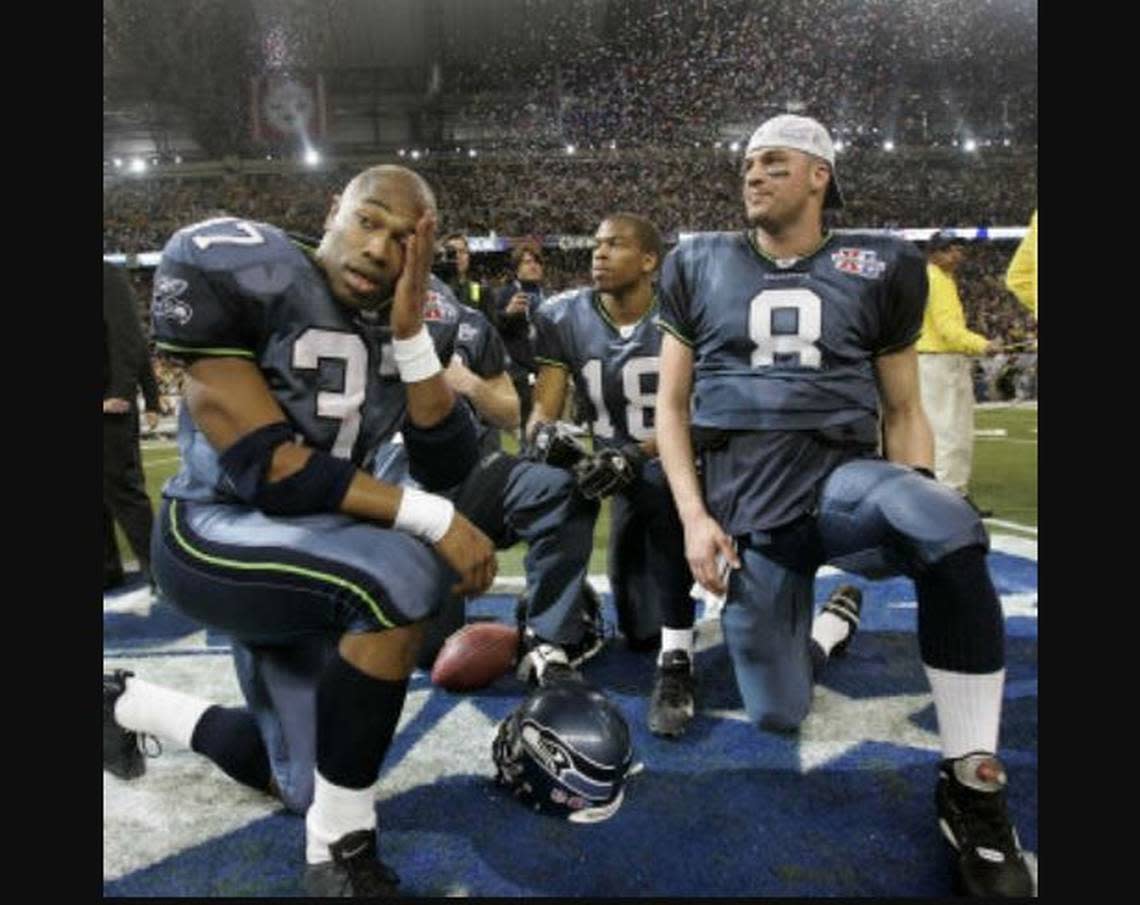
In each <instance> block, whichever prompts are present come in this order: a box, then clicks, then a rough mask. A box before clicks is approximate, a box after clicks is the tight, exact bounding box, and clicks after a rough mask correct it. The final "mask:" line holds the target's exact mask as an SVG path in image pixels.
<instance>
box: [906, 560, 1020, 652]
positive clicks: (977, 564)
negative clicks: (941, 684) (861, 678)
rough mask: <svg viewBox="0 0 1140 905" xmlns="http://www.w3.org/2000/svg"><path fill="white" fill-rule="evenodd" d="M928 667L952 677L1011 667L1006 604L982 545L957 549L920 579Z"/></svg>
mask: <svg viewBox="0 0 1140 905" xmlns="http://www.w3.org/2000/svg"><path fill="white" fill-rule="evenodd" d="M915 588H916V590H917V592H918V644H919V649H920V651H921V653H922V662H923V663H925V664H926V665H927V666H933V667H935V668H936V669H944V670H947V671H948V672H960V673H971V674H983V673H992V672H997V671H998V670H999V669H1001V668H1002V667H1003V666H1004V665H1005V649H1004V648H1005V623H1004V621H1003V618H1002V611H1001V600H1000V599H999V598H998V595H997V591H996V590H995V589H994V585H993V581H992V580H991V579H990V573H989V570H988V569H987V568H986V552H985V548H984V547H982V546H980V545H974V546H972V547H966V548H964V549H961V550H956V551H955V552H953V553H951V554H950V555H949V556H946V557H944V558H943V559H941V560H939V561H938V562H936V563H934V564H933V565H932V566H930V567H929V568H927V569H926V570H925V571H924V572H923V573H922V574H921V575H920V576H919V577H918V578H917V579H915Z"/></svg>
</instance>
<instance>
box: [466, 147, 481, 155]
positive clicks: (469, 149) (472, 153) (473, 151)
mask: <svg viewBox="0 0 1140 905" xmlns="http://www.w3.org/2000/svg"><path fill="white" fill-rule="evenodd" d="M478 153H479V152H478V151H476V150H475V149H474V148H468V149H467V156H468V157H474V156H475V155H476V154H478Z"/></svg>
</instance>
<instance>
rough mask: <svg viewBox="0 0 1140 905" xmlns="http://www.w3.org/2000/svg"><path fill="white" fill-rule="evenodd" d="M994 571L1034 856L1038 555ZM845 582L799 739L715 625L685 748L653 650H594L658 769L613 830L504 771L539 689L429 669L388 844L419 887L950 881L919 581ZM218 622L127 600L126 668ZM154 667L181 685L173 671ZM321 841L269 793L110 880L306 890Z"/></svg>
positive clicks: (641, 781) (415, 889) (941, 890)
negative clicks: (851, 633) (496, 738)
mask: <svg viewBox="0 0 1140 905" xmlns="http://www.w3.org/2000/svg"><path fill="white" fill-rule="evenodd" d="M989 564H990V569H991V573H992V575H993V577H994V581H995V584H996V585H997V588H998V592H999V594H1001V595H1002V596H1003V605H1004V606H1005V608H1006V628H1007V637H1006V652H1007V677H1006V687H1005V705H1004V711H1003V720H1002V732H1001V751H1000V753H1001V755H1002V757H1003V759H1004V760H1005V763H1006V766H1007V768H1008V772H1009V776H1010V790H1009V797H1010V807H1011V812H1012V816H1013V818H1014V821H1015V824H1016V826H1017V829H1018V832H1019V835H1020V837H1021V841H1022V844H1023V846H1024V847H1025V848H1026V849H1028V850H1030V851H1036V849H1037V618H1036V592H1037V563H1036V562H1035V561H1033V560H1032V559H1028V558H1024V557H1020V556H1015V555H1011V554H1007V553H1000V552H994V553H993V554H991V556H990V558H989ZM847 581H854V583H856V584H858V585H859V586H860V587H862V588H863V590H864V605H863V617H862V628H861V630H860V633H859V635H858V636H857V637H856V639H855V640H854V642H853V643H852V645H851V647H850V650H849V652H848V654H847V656H846V657H844V658H842V659H838V660H835V661H833V662H832V663H830V664H829V665H828V666H827V669H826V671H825V673H824V676H823V678H822V681H821V682H820V684H819V686H818V687H817V690H816V698H815V705H814V707H813V713H812V715H811V716H810V717H809V718H808V721H807V722H806V723H805V725H804V727H803V729H802V730H801V732H800V733H798V734H787V735H780V734H772V733H765V732H760V731H758V730H756V729H755V728H754V727H752V726H751V725H749V724H748V723H747V722H746V721H745V720H744V719H743V713H742V710H741V706H740V698H739V694H738V692H737V690H736V685H735V682H734V680H733V677H732V673H731V666H730V663H729V659H728V655H727V652H726V650H725V647H724V644H723V642H722V641H721V640H720V635H719V625H718V624H717V623H715V622H713V621H708V622H704V623H701V637H700V641H699V642H698V655H697V658H696V663H697V671H698V675H699V678H700V687H699V711H698V714H697V717H696V719H695V721H694V723H693V726H692V728H691V730H690V731H689V733H688V734H687V735H686V736H685V737H684V738H683V739H681V740H679V741H666V740H663V739H659V738H656V737H654V736H652V735H651V734H650V733H649V732H648V730H647V728H646V725H645V721H646V709H647V706H648V697H649V691H650V687H651V684H652V668H653V662H654V657H653V655H650V654H633V653H631V652H629V651H628V650H626V649H625V647H624V645H622V644H621V643H620V641H618V642H615V643H611V644H610V645H609V646H608V647H607V648H606V649H605V650H604V651H603V652H602V653H601V654H600V655H599V656H598V657H597V658H596V659H595V660H592V661H590V663H589V664H587V666H586V668H585V670H584V671H585V674H586V676H587V678H588V679H589V680H590V681H591V682H592V683H593V684H595V685H597V686H599V687H600V688H602V689H603V690H605V691H606V693H607V694H608V695H610V697H611V698H612V699H613V700H614V701H615V702H616V703H617V705H618V706H619V707H620V708H621V710H622V712H623V713H624V714H625V715H626V718H627V719H628V721H629V724H630V728H631V730H632V732H633V739H634V749H635V761H638V762H640V763H642V764H644V769H643V770H642V771H641V772H639V773H637V774H636V775H634V776H633V777H632V778H631V779H630V780H629V782H628V785H627V792H626V800H625V803H624V805H623V806H622V808H621V809H620V810H619V811H618V813H617V814H616V815H615V816H614V817H613V818H612V819H611V820H609V821H606V822H603V823H600V824H592V825H578V824H570V823H567V822H560V821H556V820H553V819H550V818H545V817H540V816H537V815H534V814H531V813H529V812H527V811H525V810H524V809H522V808H521V807H520V806H519V805H518V804H517V803H516V802H514V801H512V800H511V799H509V798H508V797H507V796H506V795H504V794H503V793H501V792H500V791H499V790H498V789H497V788H496V787H495V786H494V784H493V783H492V782H491V772H492V771H491V769H490V756H489V748H490V742H491V736H492V734H493V731H494V727H495V725H496V723H497V722H498V721H499V720H500V719H502V718H503V717H504V716H505V715H506V714H507V713H508V712H509V711H510V710H511V709H512V708H513V707H514V706H515V705H516V704H517V703H518V702H519V700H520V699H521V695H522V693H523V689H522V686H521V685H519V684H518V683H517V682H516V681H515V680H514V679H513V677H509V676H508V677H504V678H503V679H500V680H499V681H498V682H496V683H495V684H494V685H492V686H491V687H490V688H487V689H485V690H483V691H482V692H480V693H478V694H469V695H463V694H450V693H448V692H445V691H443V690H442V689H438V688H434V687H433V686H431V684H430V682H429V681H428V679H427V676H426V675H424V674H423V673H416V674H415V675H414V676H413V679H412V682H411V685H410V689H409V701H412V700H413V699H415V700H417V701H419V702H421V703H420V705H419V706H418V709H414V711H410V716H409V717H408V719H407V721H406V722H405V723H404V724H403V725H402V726H401V728H400V731H399V732H398V733H397V735H396V738H395V740H394V742H393V746H392V748H391V750H390V752H389V755H388V757H387V759H386V762H385V768H384V774H383V777H382V782H381V789H382V795H383V796H384V797H383V798H382V800H381V801H380V802H379V805H378V815H379V823H380V828H381V836H380V843H381V852H382V857H383V858H384V860H385V861H387V862H388V863H389V864H391V865H392V866H393V867H394V868H395V869H396V871H397V872H398V873H399V874H400V876H401V879H402V883H401V889H402V890H403V891H405V892H408V893H412V894H415V895H421V896H422V895H427V896H430V895H448V894H451V895H455V894H466V895H478V896H537V895H542V896H644V895H648V896H748V897H753V896H816V895H830V896H835V895H843V896H945V895H949V894H950V892H951V890H952V888H953V876H952V865H951V859H950V856H949V854H948V850H947V846H946V844H945V843H944V842H943V840H942V837H941V835H940V833H939V831H938V827H937V820H936V817H935V812H934V780H935V766H936V764H937V762H938V759H939V752H938V747H937V736H936V725H935V717H934V710H933V705H932V704H931V702H930V695H929V686H928V685H927V682H926V678H925V675H924V673H923V669H922V665H921V663H920V662H919V659H918V643H917V638H916V636H915V620H916V610H915V607H914V590H913V585H912V584H911V582H909V581H907V580H905V579H892V580H888V581H882V582H877V583H873V584H872V583H867V582H864V581H862V580H861V579H858V578H854V579H853V578H852V577H851V576H846V575H843V574H825V575H822V576H821V577H820V578H819V580H818V581H817V590H816V598H817V601H822V600H824V599H825V598H826V597H827V596H828V594H829V593H830V592H831V590H833V589H834V587H835V586H836V585H837V584H840V583H844V582H847ZM604 599H605V605H606V618H607V620H608V622H609V623H610V624H613V623H614V614H613V612H612V608H611V606H610V601H609V598H608V595H607V596H606V597H605V598H604ZM112 600H113V598H108V601H109V602H110V601H112ZM513 614H514V597H513V596H508V595H492V596H488V597H485V598H481V599H480V600H478V601H475V602H473V603H472V604H471V605H470V607H469V615H470V616H473V617H480V616H483V617H487V616H493V617H495V618H497V619H499V620H500V621H503V622H508V623H510V622H513V618H514V616H513ZM201 633H202V629H201V628H200V627H198V626H195V625H193V623H191V622H190V621H189V620H186V619H185V617H180V616H179V614H177V613H176V612H175V611H173V610H171V609H170V608H169V607H163V606H162V605H161V604H159V605H156V606H153V607H152V608H151V610H150V612H149V614H148V613H117V612H107V613H105V617H104V649H105V657H106V660H107V665H108V667H109V668H110V667H112V666H114V665H115V663H114V661H115V660H116V659H120V658H123V657H136V656H140V655H146V654H148V653H150V654H151V655H152V656H153V661H148V663H147V668H148V669H149V667H150V665H151V662H153V663H154V665H155V667H156V668H157V667H158V666H159V665H160V664H161V662H162V657H163V656H164V654H163V652H162V650H161V649H162V648H164V647H169V646H171V645H182V646H181V647H179V648H178V649H177V651H175V652H174V653H181V654H185V655H193V654H195V653H197V654H204V655H207V656H209V657H210V660H211V661H212V663H213V664H214V668H216V669H222V668H224V669H230V667H229V664H228V662H227V661H226V660H225V658H224V657H219V656H218V653H219V649H220V648H224V645H225V639H224V638H223V637H221V636H217V637H215V636H213V635H210V634H209V633H206V634H205V635H203V634H201ZM165 655H166V656H169V653H167V654H165ZM223 664H224V666H223ZM148 677H149V678H153V680H154V681H158V682H161V681H162V677H161V674H160V673H156V675H155V676H153V677H151V676H148ZM188 690H192V689H188ZM417 695H418V698H417ZM413 749H414V750H413ZM165 756H168V755H164V757H165ZM184 756H185V757H187V758H192V757H194V755H189V754H186V755H184ZM425 760H432V761H433V766H432V769H431V770H428V771H427V772H426V773H425V776H431V777H432V778H431V779H425V780H424V781H416V780H415V777H416V776H417V775H418V774H416V773H415V772H414V771H415V770H419V769H423V768H421V767H420V766H419V765H420V764H422V763H423V762H424V761H425ZM154 763H157V762H154ZM432 770H434V772H432ZM409 776H410V777H411V780H409ZM436 777H438V778H436ZM150 779H151V777H150V775H148V776H145V777H143V778H141V779H139V780H137V781H136V783H140V784H141V783H146V782H148V780H150ZM227 782H228V781H227ZM126 785H127V784H123V783H121V782H120V781H119V780H115V779H113V778H108V779H106V780H105V786H104V800H105V814H110V815H111V816H107V817H105V836H106V837H107V839H106V841H105V843H104V845H105V847H106V846H109V845H112V844H114V845H119V846H124V847H129V846H130V845H131V839H130V837H129V835H126V836H125V837H124V838H115V835H116V833H117V832H119V827H120V824H118V823H116V822H115V821H116V820H118V819H119V818H118V817H116V816H115V814H114V813H113V812H114V808H112V807H110V806H109V805H108V804H107V802H108V801H109V800H111V801H112V803H113V798H112V797H113V796H114V795H115V794H116V793H117V792H123V791H124V787H125V786H126ZM133 786H134V784H132V787H133ZM386 786H387V788H385V787H386ZM393 787H395V788H396V790H395V791H392V790H391V789H392V788H393ZM220 788H222V789H228V788H230V787H229V786H222V787H220ZM174 791H177V790H172V795H171V799H170V801H169V806H170V808H172V809H181V808H188V807H193V806H195V805H194V802H193V799H194V796H192V795H184V796H175V795H174V794H173V792H174ZM235 791H236V789H235ZM213 804H214V806H215V807H219V808H224V807H225V804H226V803H225V801H224V800H223V801H218V802H216V803H213ZM199 806H200V805H199ZM106 821H111V822H110V824H107V823H106ZM124 832H125V831H124ZM303 837H304V826H303V822H302V820H301V819H300V818H298V817H295V816H290V815H287V814H286V813H284V812H283V811H281V810H279V809H278V810H274V809H273V808H272V806H270V807H269V808H268V809H267V811H266V815H265V816H263V817H260V818H257V819H253V820H251V821H250V822H248V823H245V824H244V825H241V826H239V827H237V828H235V829H233V830H232V831H228V832H225V833H222V834H220V835H217V836H215V837H213V838H198V837H195V838H194V839H193V842H191V843H187V844H186V845H185V846H184V847H183V848H181V849H180V850H178V851H175V852H173V853H171V854H169V855H167V856H164V857H162V858H159V859H156V860H154V861H153V862H152V863H149V864H147V865H146V866H143V867H140V868H138V869H134V870H131V871H129V872H127V873H125V874H123V875H120V876H115V877H106V876H105V879H104V886H103V891H104V894H105V895H110V896H118V895H123V896H136V895H138V896H143V895H145V896H187V895H188V896H218V895H226V896H233V895H251V896H292V895H297V894H299V888H298V879H299V876H300V871H301V862H302V857H303V856H302V851H303V844H304V838H303ZM106 857H107V856H106V854H105V860H106Z"/></svg>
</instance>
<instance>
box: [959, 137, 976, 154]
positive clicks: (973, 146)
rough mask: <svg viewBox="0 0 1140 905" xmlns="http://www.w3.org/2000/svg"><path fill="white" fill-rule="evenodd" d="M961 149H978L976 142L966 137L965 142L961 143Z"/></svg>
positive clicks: (970, 150) (968, 150)
mask: <svg viewBox="0 0 1140 905" xmlns="http://www.w3.org/2000/svg"><path fill="white" fill-rule="evenodd" d="M962 149H963V150H965V151H967V152H972V151H976V150H978V143H977V142H976V141H974V139H972V138H967V139H966V143H965V144H964V145H962Z"/></svg>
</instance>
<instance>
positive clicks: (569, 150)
mask: <svg viewBox="0 0 1140 905" xmlns="http://www.w3.org/2000/svg"><path fill="white" fill-rule="evenodd" d="M576 150H577V148H575V147H574V146H573V145H567V146H566V153H567V154H573V153H574V152H575V151H576Z"/></svg>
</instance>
